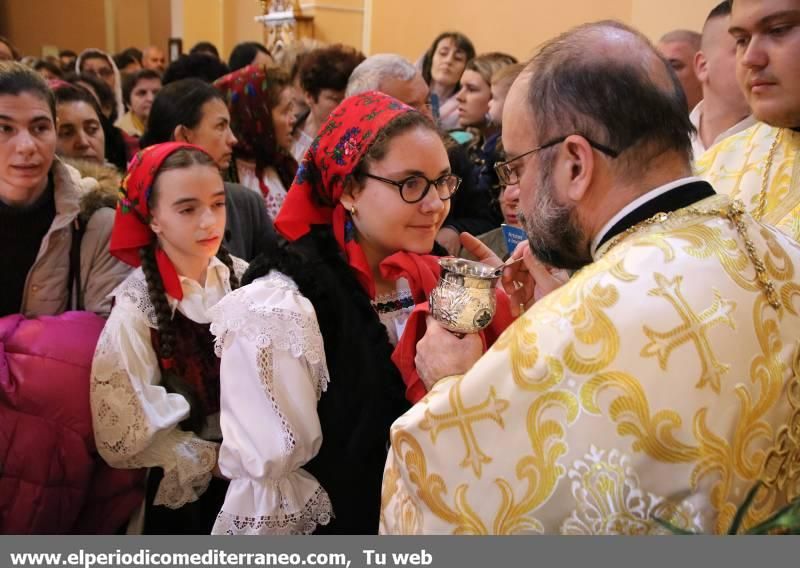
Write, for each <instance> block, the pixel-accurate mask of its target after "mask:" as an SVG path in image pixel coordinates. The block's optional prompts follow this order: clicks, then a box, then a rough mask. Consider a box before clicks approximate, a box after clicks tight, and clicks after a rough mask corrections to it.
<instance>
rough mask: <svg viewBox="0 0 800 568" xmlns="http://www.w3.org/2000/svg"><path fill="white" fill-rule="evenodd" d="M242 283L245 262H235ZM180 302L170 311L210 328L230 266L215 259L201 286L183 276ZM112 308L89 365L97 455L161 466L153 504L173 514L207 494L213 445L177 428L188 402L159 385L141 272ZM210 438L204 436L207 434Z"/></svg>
mask: <svg viewBox="0 0 800 568" xmlns="http://www.w3.org/2000/svg"><path fill="white" fill-rule="evenodd" d="M233 262H234V270H235V272H236V273H237V275H239V277H240V278H241V275H242V274H243V273H244V271H245V269H246V268H247V263H246V262H244V261H243V260H240V259H238V258H234V259H233ZM180 280H181V286H182V288H183V300H181V301H180V302H178V301H177V300H175V299H174V298H171V297H168V301H169V303H170V306H171V308H172V310H173V313H174V312H175V310H176V309H177V310H178V311H180V312H181V313H182V314H183V315H185V316H186V317H188V318H189V319H191V320H192V321H196V322H198V323H209V322H210V319H209V317H208V309H209V308H210V307H211V306H213V305H214V304H216V303H217V302H219V300H220V299H222V297H223V296H224V295H225V294H227V293H228V292H230V283H229V272H228V268H227V267H226V266H225V265H224V264H223V263H222V262H220V261H219V260H218V259H216V258H214V259H212V260H211V263H210V264H209V269H208V273H207V276H206V282H205V285H204V286H201V285H200V284H199V283H197V282H196V281H194V280H190V279H188V278H184V277H181V278H180ZM112 295H113V296H114V297H115V305H114V308H113V309H112V310H111V314H110V315H109V318H108V321H107V322H106V325H105V328H104V329H103V332H102V334H101V335H100V339H99V341H98V344H97V348H96V349H95V354H94V360H93V362H92V378H91V389H90V398H91V407H92V420H93V424H94V435H95V443H96V445H97V450H98V452H99V453H100V455H101V456H102V457H103V459H104V460H105V461H106V462H107V463H108V464H109V465H111V466H112V467H117V468H140V467H161V468H163V470H164V478H163V479H162V481H161V484H160V485H159V488H158V491H157V493H156V496H155V500H154V503H155V504H156V505H165V506H167V507H170V508H173V509H177V508H179V507H182V506H183V505H185V504H186V503H189V502H192V501H195V500H197V499H198V498H199V497H200V496H201V495H202V494H203V493H204V492H205V490H206V489H207V487H208V483H209V481H210V480H211V471H212V470H213V469H214V466H215V465H216V461H217V459H216V458H217V447H218V444H217V443H215V442H210V441H208V440H206V439H203V438H201V437H198V436H197V435H195V434H194V433H193V432H186V431H184V430H181V428H180V426H179V424H180V422H181V421H182V420H184V419H185V418H186V417H187V416H188V415H189V403H188V402H187V401H186V399H185V398H184V397H182V396H181V395H179V394H176V393H168V392H167V391H166V390H165V389H164V388H163V387H162V386H160V382H161V371H160V370H159V366H158V360H157V357H156V353H155V351H154V349H153V346H152V343H151V339H150V330H151V329H157V328H158V323H157V321H156V315H155V309H154V308H153V304H152V302H151V300H150V295H149V293H148V291H147V282H146V281H145V277H144V273H143V272H142V269H141V268H138V269H136V270H135V271H133V272H132V273H131V274H130V275H129V276H128V278H126V279H125V281H123V282H122V284H120V285H119V286H118V287H117V288H116V289H115V290H114V291H113V292H112ZM203 434H204V437H207V438H212V439H213V438H216V439H218V438H219V426H218V419H217V417H212V419H210V420H208V421H207V423H206V429H205V432H204V433H203ZM206 434H207V435H206Z"/></svg>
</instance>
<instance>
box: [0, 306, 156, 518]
mask: <svg viewBox="0 0 800 568" xmlns="http://www.w3.org/2000/svg"><path fill="white" fill-rule="evenodd" d="M104 321H105V320H103V319H102V318H100V317H99V316H96V315H94V314H92V313H88V312H67V313H64V314H62V315H60V316H42V317H39V318H36V319H26V318H24V317H23V316H21V315H12V316H6V317H4V318H0V534H52V533H57V534H69V533H82V534H105V533H113V532H115V531H117V530H119V529H120V528H124V526H125V524H126V522H127V520H128V519H129V518H130V516H131V515H132V513H133V512H134V510H135V509H136V507H137V506H138V505H139V504H140V503H141V501H142V498H143V492H142V483H141V482H142V477H143V473H142V472H141V471H136V470H115V469H112V468H110V467H109V466H108V465H106V464H105V462H103V461H102V459H100V457H99V456H98V454H97V452H96V450H95V447H94V434H93V432H92V414H91V409H90V407H89V384H90V381H89V374H90V370H91V366H92V356H93V354H94V348H95V344H96V343H97V338H98V337H99V335H100V331H101V330H102V328H103V324H104Z"/></svg>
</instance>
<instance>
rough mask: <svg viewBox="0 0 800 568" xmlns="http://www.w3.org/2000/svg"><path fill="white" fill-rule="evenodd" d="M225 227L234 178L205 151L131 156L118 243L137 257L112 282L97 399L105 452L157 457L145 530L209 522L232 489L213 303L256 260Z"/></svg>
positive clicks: (122, 463)
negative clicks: (226, 237)
mask: <svg viewBox="0 0 800 568" xmlns="http://www.w3.org/2000/svg"><path fill="white" fill-rule="evenodd" d="M224 231H225V189H224V186H223V183H222V178H221V176H220V174H219V170H218V168H217V165H216V163H215V162H214V160H213V158H211V156H210V155H208V154H207V153H206V152H205V151H203V150H202V149H200V148H199V147H197V146H192V145H190V144H184V143H178V142H168V143H165V144H156V145H155V146H150V147H148V148H147V149H145V150H143V151H142V152H140V153H139V154H137V155H136V157H135V158H134V159H133V160H132V161H131V164H130V166H129V169H128V175H127V177H126V178H125V179H124V180H123V182H122V188H121V190H120V201H119V205H118V206H117V212H116V217H115V220H114V229H113V231H112V233H111V243H110V246H109V248H110V251H111V254H112V255H114V256H115V257H117V258H119V259H120V260H122V261H123V262H125V263H126V264H129V265H131V266H134V267H140V268H137V270H134V271H133V272H132V273H131V275H130V276H129V277H128V278H127V279H126V280H125V281H124V282H123V283H122V284H120V285H119V286H118V287H117V288H116V289H115V290H114V292H113V295H114V297H115V304H114V308H113V309H112V310H111V315H110V316H109V318H108V322H107V324H106V326H105V328H104V329H103V333H102V335H101V336H100V340H99V342H98V345H97V349H96V351H95V355H94V361H93V364H92V384H91V405H92V414H93V422H94V433H95V442H96V445H97V450H98V452H99V453H100V455H101V456H102V457H103V459H105V460H106V462H107V463H108V464H109V465H111V466H112V467H116V468H122V469H136V468H151V470H150V472H149V475H148V477H147V494H146V499H145V515H144V532H145V533H146V534H177V533H181V534H208V533H209V532H210V530H211V527H212V525H213V523H214V519H215V518H216V514H217V512H218V511H219V507H220V505H221V503H222V500H223V498H224V495H225V491H226V489H227V482H226V480H224V479H223V478H222V477H221V476H220V474H219V469H218V468H217V452H218V449H219V440H220V437H221V435H220V430H219V406H220V399H219V360H218V359H217V358H216V356H215V355H214V346H213V336H212V335H211V332H210V331H209V320H208V315H207V310H208V308H209V307H211V306H213V305H214V304H216V303H217V302H218V301H219V300H220V299H221V298H222V297H223V296H224V295H225V294H227V293H228V292H230V291H231V289H233V288H236V287H238V283H239V278H240V275H241V274H242V273H243V272H244V269H245V268H246V266H247V265H246V263H245V262H244V261H241V260H239V259H237V258H234V257H231V256H230V254H228V252H227V251H226V250H225V248H224V247H222V245H221V244H220V243H221V242H222V236H223V233H224Z"/></svg>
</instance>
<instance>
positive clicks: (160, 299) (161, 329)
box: [139, 244, 205, 435]
mask: <svg viewBox="0 0 800 568" xmlns="http://www.w3.org/2000/svg"><path fill="white" fill-rule="evenodd" d="M139 256H140V257H141V259H142V272H144V277H145V280H146V281H147V291H148V293H149V294H150V301H151V302H152V303H153V308H155V313H156V322H157V323H158V336H159V353H157V354H156V355H157V356H158V358H159V367H160V369H161V386H163V387H164V388H165V389H166V390H167V392H172V393H176V394H179V395H181V396H182V397H183V398H185V399H186V402H188V403H189V416H188V417H187V418H186V419H185V420H184V421H183V422H181V426H183V427H184V428H185V429H187V430H191V431H193V432H194V433H195V434H198V435H199V434H200V432H201V431H202V429H203V426H204V425H205V416H204V415H203V412H202V410H201V405H200V401H199V399H198V396H197V392H196V391H195V389H194V387H193V386H192V385H190V384H189V383H187V382H186V381H184V380H183V378H182V377H181V376H180V375H179V374H178V372H177V371H176V369H175V366H174V362H173V361H172V359H173V357H174V355H175V339H176V338H175V330H174V329H173V327H172V308H170V305H169V301H168V300H167V293H166V292H165V291H164V281H163V280H162V279H161V273H159V271H158V265H157V264H156V245H155V244H152V245H150V246H147V247H142V248H141V250H140V251H139Z"/></svg>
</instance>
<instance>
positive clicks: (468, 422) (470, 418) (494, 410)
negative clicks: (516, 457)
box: [420, 379, 509, 479]
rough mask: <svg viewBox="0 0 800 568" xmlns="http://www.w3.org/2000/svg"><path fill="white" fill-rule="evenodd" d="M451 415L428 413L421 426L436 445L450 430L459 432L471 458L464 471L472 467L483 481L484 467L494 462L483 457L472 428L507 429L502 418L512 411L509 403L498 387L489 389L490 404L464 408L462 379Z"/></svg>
mask: <svg viewBox="0 0 800 568" xmlns="http://www.w3.org/2000/svg"><path fill="white" fill-rule="evenodd" d="M449 398H450V407H451V411H450V412H445V413H444V414H434V413H433V412H431V411H430V410H426V411H425V419H424V420H423V421H422V423H421V424H420V427H421V428H422V429H423V430H430V431H431V441H432V442H433V443H436V436H437V435H438V434H439V433H440V432H442V431H444V430H448V429H450V428H457V429H458V432H459V434H460V435H461V438H462V440H463V441H464V446H465V447H466V448H467V455H466V456H465V457H464V460H463V461H462V462H461V467H466V466H467V465H471V466H472V471H473V472H475V476H476V477H477V478H478V479H480V477H481V469H482V467H483V464H485V463H490V462H491V461H492V458H490V457H489V456H487V455H486V454H484V453H483V451H482V450H481V448H480V446H479V445H478V440H477V439H476V438H475V432H474V431H473V429H472V425H473V423H475V422H481V421H483V420H494V421H495V422H497V424H498V425H499V426H500V427H501V428H503V427H504V425H503V417H502V416H501V414H502V413H503V412H504V411H505V410H506V409H507V408H508V406H509V404H508V401H507V400H502V399H498V398H497V395H496V393H495V390H494V387H489V396H488V397H486V400H484V401H483V402H481V403H480V404H476V405H475V406H464V403H463V401H462V400H461V379H459V380H458V381H457V382H456V383H455V384H454V385H453V387H452V388H451V389H450V394H449Z"/></svg>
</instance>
